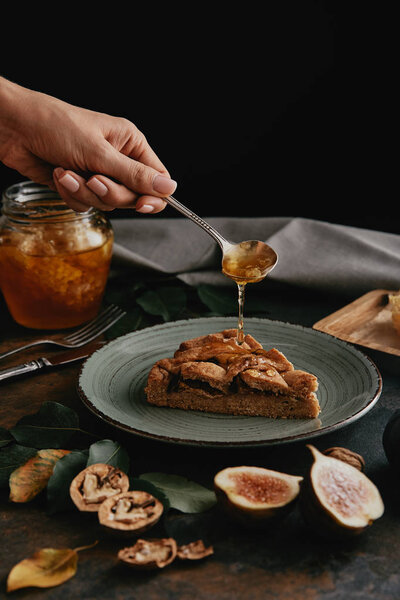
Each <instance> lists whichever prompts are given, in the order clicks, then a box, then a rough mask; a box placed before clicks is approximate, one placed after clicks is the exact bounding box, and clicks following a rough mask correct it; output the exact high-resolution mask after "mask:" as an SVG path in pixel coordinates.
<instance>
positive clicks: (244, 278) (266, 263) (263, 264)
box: [222, 241, 276, 344]
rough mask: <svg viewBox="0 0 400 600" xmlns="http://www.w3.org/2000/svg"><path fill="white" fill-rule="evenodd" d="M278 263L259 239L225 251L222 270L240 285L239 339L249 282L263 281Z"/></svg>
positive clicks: (239, 339)
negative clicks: (246, 289)
mask: <svg viewBox="0 0 400 600" xmlns="http://www.w3.org/2000/svg"><path fill="white" fill-rule="evenodd" d="M275 263H276V254H275V252H274V251H273V250H272V248H270V247H269V246H267V245H266V244H264V243H262V242H257V241H246V242H241V243H240V244H236V245H234V246H233V247H232V248H231V249H230V250H229V251H228V252H226V253H224V256H223V260H222V272H223V274H224V275H226V276H227V277H229V278H230V279H232V280H233V281H235V282H236V284H237V286H238V304H239V315H238V327H237V341H238V344H242V343H243V339H244V328H243V319H244V297H245V286H246V284H247V283H257V282H259V281H262V280H263V279H264V278H265V277H266V275H267V274H268V272H269V271H270V270H271V269H272V267H273V266H274V265H275Z"/></svg>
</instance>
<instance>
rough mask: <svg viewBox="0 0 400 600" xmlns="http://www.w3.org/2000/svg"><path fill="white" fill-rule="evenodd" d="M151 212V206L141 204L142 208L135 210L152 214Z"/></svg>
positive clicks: (152, 208)
mask: <svg viewBox="0 0 400 600" xmlns="http://www.w3.org/2000/svg"><path fill="white" fill-rule="evenodd" d="M153 210H154V206H152V205H151V204H143V206H141V207H140V208H137V209H136V212H140V213H151V212H153Z"/></svg>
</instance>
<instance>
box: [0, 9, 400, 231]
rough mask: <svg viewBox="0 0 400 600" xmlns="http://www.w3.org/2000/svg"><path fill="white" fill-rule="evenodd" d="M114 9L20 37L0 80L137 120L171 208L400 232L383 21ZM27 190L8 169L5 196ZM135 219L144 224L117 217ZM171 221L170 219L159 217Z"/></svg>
mask: <svg viewBox="0 0 400 600" xmlns="http://www.w3.org/2000/svg"><path fill="white" fill-rule="evenodd" d="M349 4H350V5H351V6H349ZM261 6H262V12H261ZM218 7H219V8H218ZM112 8H113V7H112V6H111V5H109V6H108V10H107V12H106V13H101V14H100V15H97V20H96V19H95V17H94V15H93V19H92V21H91V20H90V19H89V20H87V21H86V22H84V23H83V22H81V21H80V17H78V16H77V15H76V14H64V18H63V21H64V23H65V22H66V21H67V27H66V28H64V29H60V28H59V27H58V26H53V27H49V28H48V30H46V31H41V32H40V35H39V34H38V33H39V32H38V31H37V30H36V31H35V30H32V32H31V34H30V37H29V38H27V37H26V36H25V35H24V36H20V37H19V38H18V36H16V37H15V38H14V39H15V41H16V42H17V47H18V45H19V44H21V43H23V45H24V47H25V50H27V51H24V52H20V53H18V52H10V51H9V52H8V53H7V55H6V56H7V60H5V59H4V55H3V59H4V60H3V64H2V69H3V70H2V75H3V76H5V77H8V78H10V79H12V80H14V81H16V82H18V83H20V84H21V85H25V86H26V87H31V88H33V89H37V90H40V91H43V92H46V93H48V94H52V95H55V96H58V97H60V98H62V99H63V100H66V101H68V102H71V103H73V104H77V105H80V106H84V107H86V108H91V109H93V110H97V111H102V112H107V113H109V114H113V115H119V116H124V117H127V118H128V119H130V120H131V121H133V122H134V123H135V124H136V125H137V126H138V127H139V129H141V130H142V131H143V133H144V134H145V135H146V137H147V139H148V141H149V143H150V145H151V146H152V147H153V148H154V150H155V151H156V152H157V154H158V155H159V157H160V158H161V160H162V161H163V162H164V164H165V165H166V167H167V168H168V170H169V171H170V173H171V176H172V177H173V178H174V179H176V180H177V181H178V188H177V191H176V194H175V196H176V197H177V198H178V199H179V200H181V202H183V203H185V204H187V205H188V206H190V207H191V208H192V209H193V210H195V211H196V212H198V213H199V214H201V215H202V216H204V217H210V216H224V215H231V216H243V217H252V216H254V217H258V216H302V217H309V218H317V219H324V220H328V221H331V222H336V223H347V224H351V225H356V226H362V227H369V228H373V229H382V230H387V231H392V232H396V233H398V232H399V227H398V221H397V220H396V219H395V218H393V217H394V215H393V210H392V209H391V202H392V201H394V199H395V197H394V192H393V191H392V188H391V186H390V184H389V179H390V171H391V168H390V163H389V162H388V159H387V157H386V152H387V150H386V146H387V143H386V140H385V137H384V133H385V134H387V131H388V129H389V128H390V127H391V125H390V124H389V125H388V122H387V121H388V120H389V119H388V116H387V113H388V100H387V95H388V92H387V90H386V89H385V84H386V81H385V76H384V75H383V68H384V67H386V65H387V57H386V56H385V47H386V45H387V44H390V34H388V35H385V32H383V33H384V35H383V36H382V31H381V25H380V23H381V21H382V20H383V21H386V23H388V22H390V21H391V20H392V19H393V15H392V16H391V15H390V14H387V13H388V9H387V8H385V9H379V10H380V11H381V12H378V9H377V8H376V7H375V8H374V11H375V12H374V13H370V14H368V13H367V10H368V9H367V8H366V6H365V5H364V3H344V2H343V3H340V2H329V1H325V2H324V1H313V2H312V1H306V0H303V1H301V2H299V1H296V0H293V1H285V0H281V1H272V2H267V3H263V5H262V4H260V5H259V4H252V3H247V4H246V3H243V4H241V5H239V6H238V7H235V6H234V5H231V4H229V5H226V7H225V8H224V7H223V6H222V7H221V6H220V5H217V4H216V3H214V4H207V3H202V4H197V3H194V4H193V3H191V4H190V6H189V5H187V6H186V5H182V6H181V7H180V8H179V10H177V11H173V8H172V7H171V6H169V7H167V8H165V9H164V12H161V9H160V8H159V7H157V5H151V6H150V7H149V10H146V11H144V12H143V14H142V13H140V14H139V13H137V10H136V8H134V9H133V10H131V13H128V14H126V15H125V14H124V13H123V12H122V11H121V10H120V11H119V12H118V14H117V16H116V11H115V10H112ZM217 8H218V10H217ZM382 11H383V13H382ZM90 16H91V17H92V15H90ZM99 16H100V18H99ZM378 31H380V34H379V41H378ZM89 34H91V35H90V36H89ZM382 48H384V50H382ZM20 180H21V176H20V175H19V174H18V173H16V172H14V171H12V170H10V169H8V168H6V167H4V166H3V165H0V182H1V186H2V188H4V187H6V186H7V185H9V184H11V183H14V182H16V181H20ZM127 215H129V216H132V218H140V217H138V216H136V215H135V214H132V212H131V211H114V213H112V216H113V217H114V218H117V217H120V216H127ZM176 216H178V213H176V212H174V211H173V209H171V208H169V207H168V208H167V209H166V210H165V211H163V212H162V213H160V214H159V215H158V216H157V217H154V218H168V217H176Z"/></svg>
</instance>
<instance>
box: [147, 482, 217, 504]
mask: <svg viewBox="0 0 400 600" xmlns="http://www.w3.org/2000/svg"><path fill="white" fill-rule="evenodd" d="M140 479H146V481H150V482H151V483H152V484H153V485H154V486H155V487H157V488H159V489H160V490H162V491H163V492H164V494H165V495H166V496H167V498H168V500H169V502H170V505H171V508H176V509H177V510H180V511H181V512H184V513H198V512H204V511H205V510H208V509H210V508H211V507H212V506H214V504H215V503H216V501H217V500H216V496H215V493H214V492H213V491H212V490H209V489H207V488H205V487H204V486H202V485H200V484H199V483H196V482H194V481H190V480H189V479H186V477H181V476H180V475H168V474H166V473H144V474H142V475H140Z"/></svg>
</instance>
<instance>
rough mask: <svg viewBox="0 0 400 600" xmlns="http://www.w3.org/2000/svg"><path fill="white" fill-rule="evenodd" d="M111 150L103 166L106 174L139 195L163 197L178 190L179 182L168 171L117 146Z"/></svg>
mask: <svg viewBox="0 0 400 600" xmlns="http://www.w3.org/2000/svg"><path fill="white" fill-rule="evenodd" d="M110 150H111V152H110V153H109V156H108V157H107V161H106V163H105V165H104V168H103V173H104V175H109V176H111V177H113V178H114V179H116V180H117V181H119V182H120V183H122V184H123V185H125V186H126V187H127V188H129V189H130V190H132V191H134V192H136V193H137V194H139V195H143V194H146V195H150V196H157V197H159V198H162V197H164V196H168V195H169V194H172V193H173V192H174V191H175V190H176V186H177V183H176V181H174V180H173V179H171V178H170V176H169V175H168V173H167V172H166V171H164V172H160V171H157V170H156V169H153V167H149V166H148V165H145V164H144V163H142V162H139V161H137V160H134V159H133V158H130V157H129V156H126V155H125V154H122V153H121V152H118V150H116V149H115V148H111V149H110Z"/></svg>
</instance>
